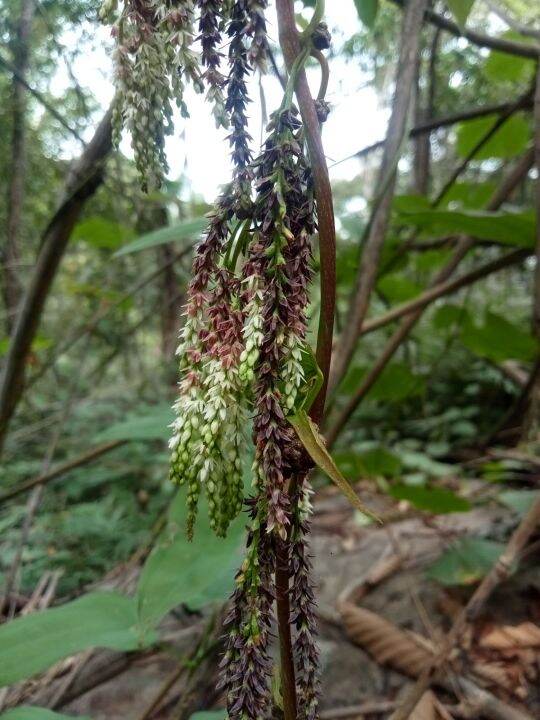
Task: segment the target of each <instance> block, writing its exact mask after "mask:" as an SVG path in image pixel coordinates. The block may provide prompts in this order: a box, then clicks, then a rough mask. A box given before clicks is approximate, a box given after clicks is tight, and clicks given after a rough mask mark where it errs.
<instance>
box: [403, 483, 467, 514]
mask: <svg viewBox="0 0 540 720" xmlns="http://www.w3.org/2000/svg"><path fill="white" fill-rule="evenodd" d="M389 492H390V495H392V497H394V498H396V500H408V501H409V502H410V503H412V504H413V505H414V506H415V507H417V508H420V510H427V511H428V512H432V513H437V514H444V513H453V512H466V511H467V510H470V509H471V506H470V503H469V502H468V501H467V500H465V499H464V498H460V497H459V496H458V495H456V494H455V493H453V492H452V491H451V490H446V489H445V488H437V487H433V488H428V487H418V486H417V485H415V486H412V485H403V484H401V485H393V486H392V487H391V488H390V490H389Z"/></svg>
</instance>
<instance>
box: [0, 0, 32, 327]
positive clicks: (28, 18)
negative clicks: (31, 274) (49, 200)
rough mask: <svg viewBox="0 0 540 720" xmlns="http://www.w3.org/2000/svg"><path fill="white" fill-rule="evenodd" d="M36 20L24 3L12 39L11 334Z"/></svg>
mask: <svg viewBox="0 0 540 720" xmlns="http://www.w3.org/2000/svg"><path fill="white" fill-rule="evenodd" d="M33 16H34V2H33V0H23V2H22V4H21V14H20V18H19V22H18V26H17V31H16V35H15V38H14V39H13V42H12V45H13V58H14V62H15V68H16V70H17V72H16V74H14V75H13V81H12V91H11V166H10V173H9V178H8V194H7V222H6V241H5V245H4V247H3V249H2V261H3V262H4V263H5V265H4V268H3V273H2V274H3V279H4V282H3V295H4V304H5V308H6V313H7V314H6V328H7V332H8V334H9V333H11V329H12V328H11V325H12V317H13V312H14V311H16V309H17V307H18V305H19V301H20V298H21V295H22V286H21V283H20V280H19V276H18V272H17V268H16V265H17V264H18V263H19V261H20V247H19V245H20V231H21V222H22V213H23V204H24V196H25V179H26V93H25V87H24V83H23V82H21V81H20V80H19V78H21V80H25V78H26V73H27V70H28V62H29V56H30V48H29V41H30V33H31V30H32V18H33Z"/></svg>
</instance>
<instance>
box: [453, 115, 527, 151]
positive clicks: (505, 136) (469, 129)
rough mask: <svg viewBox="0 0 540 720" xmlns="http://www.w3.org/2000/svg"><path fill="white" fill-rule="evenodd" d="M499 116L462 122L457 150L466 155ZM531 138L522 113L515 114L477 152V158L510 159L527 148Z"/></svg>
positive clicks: (458, 130)
mask: <svg viewBox="0 0 540 720" xmlns="http://www.w3.org/2000/svg"><path fill="white" fill-rule="evenodd" d="M497 120H498V118H497V117H492V116H488V117H483V118H476V119H475V120H467V121H466V122H463V123H460V124H459V125H458V129H457V146H456V149H457V152H458V155H460V156H461V157H466V156H467V155H468V154H469V153H470V152H471V151H472V149H473V148H474V147H475V146H476V144H477V143H478V142H479V141H480V140H481V139H482V138H483V137H484V136H485V135H487V133H488V132H489V130H490V129H491V128H492V127H493V126H494V125H495V123H496V122H497ZM530 138H531V129H530V126H529V124H528V123H527V121H526V120H525V119H524V117H523V116H522V115H513V116H512V117H511V118H509V119H508V120H507V121H506V122H505V123H504V124H503V125H502V126H501V127H500V128H499V129H498V130H497V132H496V133H495V134H494V135H493V137H491V138H490V139H489V140H488V141H487V143H486V144H485V145H484V146H483V147H482V148H481V149H480V150H479V151H478V152H477V153H476V154H475V156H474V159H475V160H489V159H490V158H501V159H505V160H506V159H508V158H512V157H515V156H516V155H519V154H520V153H521V152H523V150H525V148H526V146H527V143H528V142H529V140H530Z"/></svg>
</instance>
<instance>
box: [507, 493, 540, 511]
mask: <svg viewBox="0 0 540 720" xmlns="http://www.w3.org/2000/svg"><path fill="white" fill-rule="evenodd" d="M539 496H540V492H539V491H538V490H507V491H506V492H502V493H501V494H500V495H499V497H498V500H499V502H501V503H502V504H503V505H506V507H509V508H510V509H511V510H514V511H515V512H517V513H518V515H525V513H526V512H527V511H528V510H529V509H530V508H531V507H532V504H533V502H535V501H536V499H537V498H538V497H539Z"/></svg>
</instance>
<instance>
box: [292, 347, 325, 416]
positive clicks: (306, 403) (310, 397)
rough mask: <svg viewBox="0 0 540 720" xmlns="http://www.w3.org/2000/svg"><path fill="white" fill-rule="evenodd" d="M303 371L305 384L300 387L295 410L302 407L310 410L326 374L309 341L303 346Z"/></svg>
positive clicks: (307, 410)
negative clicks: (323, 372)
mask: <svg viewBox="0 0 540 720" xmlns="http://www.w3.org/2000/svg"><path fill="white" fill-rule="evenodd" d="M302 371H303V373H304V385H303V386H302V388H301V389H300V393H299V397H298V399H297V403H298V405H297V406H296V407H295V411H298V410H299V409H300V408H302V409H304V410H305V411H306V412H309V409H310V407H311V406H312V405H313V403H314V402H315V399H316V397H317V395H318V394H319V390H320V389H321V387H322V384H323V382H324V376H323V374H322V372H321V368H320V367H319V366H318V364H317V358H316V357H315V353H314V352H313V350H312V348H311V345H309V344H308V343H304V345H303V347H302Z"/></svg>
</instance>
